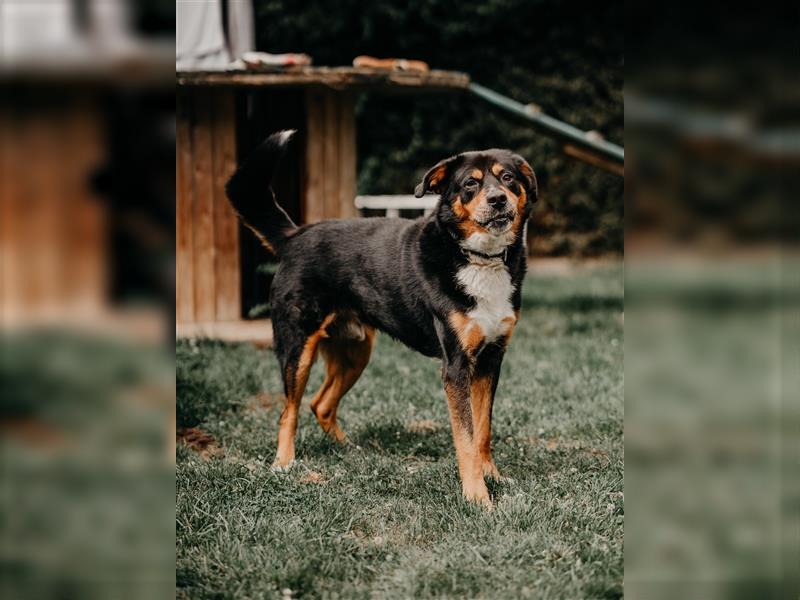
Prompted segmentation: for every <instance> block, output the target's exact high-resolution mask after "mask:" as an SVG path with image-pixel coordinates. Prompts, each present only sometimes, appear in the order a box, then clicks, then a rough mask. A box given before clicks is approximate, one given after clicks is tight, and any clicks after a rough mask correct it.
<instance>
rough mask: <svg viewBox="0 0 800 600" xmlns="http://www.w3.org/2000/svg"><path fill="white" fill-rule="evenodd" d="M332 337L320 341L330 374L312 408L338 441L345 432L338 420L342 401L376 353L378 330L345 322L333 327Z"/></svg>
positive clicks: (315, 397)
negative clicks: (373, 348) (376, 333)
mask: <svg viewBox="0 0 800 600" xmlns="http://www.w3.org/2000/svg"><path fill="white" fill-rule="evenodd" d="M333 331H335V333H332V335H331V337H329V338H326V339H323V340H321V341H320V344H319V349H320V352H321V353H322V356H323V358H324V359H325V365H326V370H327V372H326V376H325V381H324V382H323V384H322V387H320V389H319V391H318V392H317V394H316V396H314V399H313V400H312V401H311V410H312V411H313V412H314V414H315V415H316V417H317V420H318V421H319V424H320V426H321V427H322V429H323V431H325V432H326V433H328V434H329V435H330V436H331V437H333V438H334V439H336V440H338V441H343V440H344V439H345V434H344V432H343V431H342V430H341V428H340V427H339V424H338V423H337V421H336V411H337V409H338V408H339V401H340V400H341V399H342V396H344V395H345V394H346V393H347V392H348V390H349V389H350V388H351V387H353V384H355V382H356V381H357V380H358V378H359V377H360V376H361V373H362V372H363V371H364V368H365V367H366V366H367V363H368V362H369V358H370V355H371V354H372V346H373V344H374V341H375V330H374V329H373V328H372V327H368V326H364V325H361V324H358V323H352V322H351V323H345V324H340V325H339V326H334V327H333V328H332V332H333Z"/></svg>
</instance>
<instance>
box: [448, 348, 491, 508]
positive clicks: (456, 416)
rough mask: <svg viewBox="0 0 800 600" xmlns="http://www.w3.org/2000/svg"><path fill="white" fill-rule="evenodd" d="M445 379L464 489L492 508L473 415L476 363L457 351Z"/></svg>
mask: <svg viewBox="0 0 800 600" xmlns="http://www.w3.org/2000/svg"><path fill="white" fill-rule="evenodd" d="M443 379H444V389H445V393H446V394H447V405H448V408H449V410H450V424H451V426H452V428H453V444H454V445H455V448H456V458H457V459H458V471H459V474H460V476H461V491H462V493H463V494H464V497H465V498H466V499H467V500H471V501H473V502H480V503H481V504H484V505H485V506H488V507H491V505H492V503H491V500H490V499H489V490H488V489H487V488H486V483H485V482H484V480H483V461H482V458H481V451H480V450H481V449H480V446H479V440H478V437H477V435H476V430H475V425H474V423H475V422H474V419H473V414H472V402H471V399H470V394H471V387H472V364H471V362H470V360H469V358H468V357H467V355H465V354H462V353H457V354H456V355H455V356H452V357H450V358H447V359H445V364H444V369H443Z"/></svg>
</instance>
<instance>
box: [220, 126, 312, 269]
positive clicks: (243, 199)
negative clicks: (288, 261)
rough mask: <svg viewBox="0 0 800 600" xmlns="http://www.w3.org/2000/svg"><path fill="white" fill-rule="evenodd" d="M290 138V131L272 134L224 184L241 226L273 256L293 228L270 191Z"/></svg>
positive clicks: (294, 227)
mask: <svg viewBox="0 0 800 600" xmlns="http://www.w3.org/2000/svg"><path fill="white" fill-rule="evenodd" d="M294 134H295V130H293V129H292V130H286V131H279V132H277V133H273V134H272V135H271V136H269V137H268V138H267V139H266V140H264V141H263V142H262V143H261V145H260V146H259V147H258V148H257V149H256V150H255V152H253V154H251V155H250V156H249V157H248V158H247V160H246V161H245V162H244V164H243V165H242V166H241V167H239V169H238V170H237V171H236V173H234V174H233V176H232V177H231V178H230V179H229V180H228V183H227V184H225V192H226V193H227V194H228V199H229V200H230V201H231V204H232V205H233V209H234V210H235V211H236V212H237V214H238V215H239V217H240V218H241V219H242V222H243V223H244V224H245V225H246V226H247V227H248V228H249V229H251V230H252V231H253V233H255V234H256V237H258V239H259V240H260V241H261V243H262V244H264V246H265V247H266V248H267V250H269V251H270V252H272V253H273V254H275V255H276V256H280V253H281V248H282V247H283V243H284V242H285V241H286V239H287V237H289V234H290V233H291V232H292V231H293V230H295V229H296V228H297V225H295V224H294V223H293V222H292V220H291V219H290V218H289V215H287V214H286V212H285V211H284V210H283V209H282V208H281V207H280V206H278V203H277V202H276V201H275V193H274V192H273V191H272V188H271V187H270V183H271V182H272V176H273V175H274V174H275V170H276V169H277V167H278V163H279V162H280V159H281V157H282V156H283V153H284V150H285V149H286V146H287V144H288V143H289V140H290V139H292V136H293V135H294Z"/></svg>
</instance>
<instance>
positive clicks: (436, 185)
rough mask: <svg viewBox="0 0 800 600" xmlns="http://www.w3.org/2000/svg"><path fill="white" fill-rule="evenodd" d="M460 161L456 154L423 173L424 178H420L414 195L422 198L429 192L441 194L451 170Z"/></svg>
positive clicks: (458, 155) (459, 156)
mask: <svg viewBox="0 0 800 600" xmlns="http://www.w3.org/2000/svg"><path fill="white" fill-rule="evenodd" d="M460 160H461V155H460V154H457V155H455V156H451V157H450V158H447V159H445V160H443V161H441V162H438V163H436V165H435V166H434V167H433V168H432V169H431V170H430V171H428V172H427V173H425V177H423V178H422V181H420V182H419V185H417V187H416V188H415V189H414V195H415V196H416V197H417V198H422V197H423V196H424V195H425V194H426V193H427V192H429V191H430V192H434V193H436V194H441V193H442V192H443V191H444V189H445V184H446V183H447V181H448V180H449V179H450V176H451V175H452V174H453V169H454V168H455V166H456V164H458V162H459V161H460Z"/></svg>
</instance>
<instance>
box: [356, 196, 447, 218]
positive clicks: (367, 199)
mask: <svg viewBox="0 0 800 600" xmlns="http://www.w3.org/2000/svg"><path fill="white" fill-rule="evenodd" d="M438 201H439V197H438V196H434V195H430V196H423V197H422V198H417V197H416V196H413V195H386V196H356V200H355V205H356V208H357V209H358V210H359V211H362V214H363V211H364V210H382V211H385V214H386V216H387V217H399V216H400V211H401V210H418V211H422V212H423V213H425V214H426V215H427V214H430V213H431V212H432V211H433V209H434V207H435V206H436V203H437V202H438Z"/></svg>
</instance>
